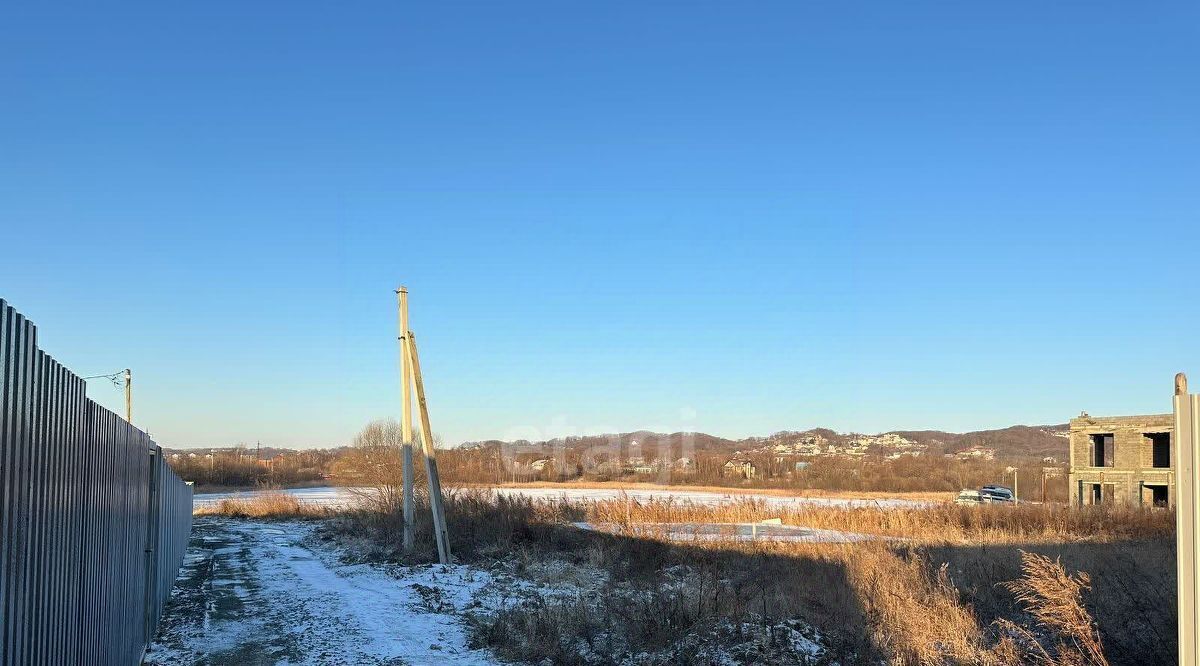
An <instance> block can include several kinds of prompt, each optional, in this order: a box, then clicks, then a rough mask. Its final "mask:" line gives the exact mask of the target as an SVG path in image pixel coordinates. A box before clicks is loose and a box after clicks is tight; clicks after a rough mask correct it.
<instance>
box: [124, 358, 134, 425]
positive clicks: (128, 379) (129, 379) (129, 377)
mask: <svg viewBox="0 0 1200 666" xmlns="http://www.w3.org/2000/svg"><path fill="white" fill-rule="evenodd" d="M125 422H126V423H133V373H131V372H130V371H129V368H125Z"/></svg>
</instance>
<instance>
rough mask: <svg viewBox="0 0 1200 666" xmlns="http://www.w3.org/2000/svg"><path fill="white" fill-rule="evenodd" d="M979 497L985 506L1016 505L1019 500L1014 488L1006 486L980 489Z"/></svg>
mask: <svg viewBox="0 0 1200 666" xmlns="http://www.w3.org/2000/svg"><path fill="white" fill-rule="evenodd" d="M979 495H980V497H982V498H983V503H984V504H1016V503H1017V498H1016V496H1015V495H1013V491H1012V488H1008V487H1006V486H997V485H987V486H984V487H982V488H980V489H979Z"/></svg>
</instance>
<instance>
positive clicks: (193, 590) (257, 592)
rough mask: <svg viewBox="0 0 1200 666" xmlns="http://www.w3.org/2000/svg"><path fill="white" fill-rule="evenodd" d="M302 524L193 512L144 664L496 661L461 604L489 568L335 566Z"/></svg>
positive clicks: (464, 664)
mask: <svg viewBox="0 0 1200 666" xmlns="http://www.w3.org/2000/svg"><path fill="white" fill-rule="evenodd" d="M312 532H313V527H312V525H311V524H307V523H302V522H261V521H247V520H231V519H226V518H213V517H198V518H197V519H196V522H195V528H194V530H193V534H192V541H191V544H189V548H188V553H187V556H186V560H185V562H184V566H183V569H182V570H181V571H180V577H179V579H178V581H177V582H176V588H175V591H174V592H173V593H172V599H171V602H170V604H169V605H168V607H167V610H166V612H165V614H164V617H163V621H162V624H161V625H160V629H159V634H158V636H157V639H156V642H155V643H154V644H153V645H152V646H151V649H150V651H149V653H148V654H147V659H146V663H149V664H179V663H196V664H414V665H419V664H442V663H454V664H456V665H460V666H472V665H475V664H495V663H497V662H496V661H495V660H494V659H493V658H492V657H491V656H490V654H489V653H487V652H486V651H483V650H472V649H470V648H469V647H468V645H467V635H466V628H465V627H464V625H463V621H462V616H461V612H462V611H463V609H464V608H466V607H468V606H469V605H470V604H471V603H472V599H473V598H474V597H475V595H476V594H477V593H478V592H479V590H480V589H481V588H482V587H484V586H485V585H487V583H488V582H489V581H490V576H489V575H488V574H487V573H486V572H483V571H480V570H477V569H473V568H470V567H464V566H438V565H430V566H423V567H388V568H387V569H386V570H385V569H384V568H381V567H377V566H371V565H366V564H352V565H347V564H341V563H339V562H338V561H337V553H336V552H335V551H334V550H333V549H332V548H330V547H327V546H325V545H323V544H320V543H318V541H317V540H316V539H314V538H313V536H312Z"/></svg>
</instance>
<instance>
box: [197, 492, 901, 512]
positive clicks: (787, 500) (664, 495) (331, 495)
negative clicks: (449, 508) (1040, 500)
mask: <svg viewBox="0 0 1200 666" xmlns="http://www.w3.org/2000/svg"><path fill="white" fill-rule="evenodd" d="M493 490H494V491H495V492H496V493H497V494H498V495H504V496H510V497H511V496H523V497H532V498H534V499H551V500H557V499H563V498H565V499H569V500H575V501H596V500H614V499H623V498H628V499H630V500H634V501H637V502H645V501H647V500H652V499H658V500H667V499H669V500H673V501H676V502H691V503H693V504H702V505H707V506H712V505H718V504H726V503H730V502H734V501H737V500H740V499H746V498H753V499H756V500H761V501H763V502H766V503H767V504H768V505H769V506H773V507H781V508H787V507H796V506H804V505H809V506H814V505H815V506H841V507H862V506H878V507H884V508H890V507H911V506H922V505H923V504H924V503H923V502H919V501H914V500H908V499H899V498H896V499H848V498H838V497H786V496H781V495H768V494H762V495H759V494H753V493H718V492H711V491H705V490H687V489H684V488H672V489H669V490H647V489H632V490H621V489H618V488H494V489H493ZM261 492H263V491H248V492H240V493H209V494H202V495H196V497H195V500H194V503H195V506H206V505H211V504H214V503H216V502H218V501H220V500H222V499H226V498H229V497H253V496H254V495H255V494H258V493H261ZM283 492H286V493H288V494H290V495H294V496H296V498H298V499H300V500H301V501H303V502H305V503H308V504H315V505H321V506H348V505H350V504H353V503H354V502H356V501H358V497H357V496H356V495H355V494H354V491H352V490H349V489H346V488H336V487H328V488H297V489H293V490H285V491H283ZM360 492H361V491H360Z"/></svg>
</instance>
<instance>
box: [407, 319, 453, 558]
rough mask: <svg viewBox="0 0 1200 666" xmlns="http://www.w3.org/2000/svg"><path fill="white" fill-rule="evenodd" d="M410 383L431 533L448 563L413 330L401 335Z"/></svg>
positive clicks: (439, 484)
mask: <svg viewBox="0 0 1200 666" xmlns="http://www.w3.org/2000/svg"><path fill="white" fill-rule="evenodd" d="M404 343H405V344H404V348H405V351H406V352H407V355H408V365H409V368H411V369H412V377H413V386H414V387H416V389H417V409H418V410H419V411H420V414H421V448H422V449H423V450H424V452H425V473H426V474H427V475H428V476H429V508H430V510H431V511H432V512H433V534H434V537H435V538H436V539H437V548H438V561H439V562H441V563H442V564H450V535H449V533H448V532H447V531H446V511H445V509H444V508H443V507H442V481H441V479H440V478H439V477H438V468H437V457H436V455H437V454H436V452H435V451H434V448H433V428H432V427H431V426H430V425H429V406H428V405H427V404H426V403H425V383H424V382H423V381H422V380H421V361H420V358H419V357H418V356H417V340H416V336H414V335H413V332H412V331H408V332H406V333H405V335H404Z"/></svg>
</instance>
